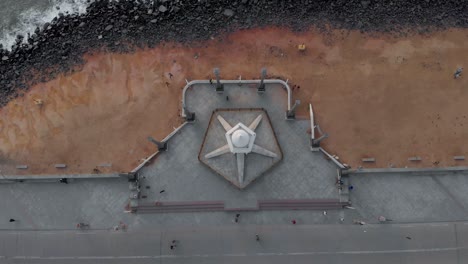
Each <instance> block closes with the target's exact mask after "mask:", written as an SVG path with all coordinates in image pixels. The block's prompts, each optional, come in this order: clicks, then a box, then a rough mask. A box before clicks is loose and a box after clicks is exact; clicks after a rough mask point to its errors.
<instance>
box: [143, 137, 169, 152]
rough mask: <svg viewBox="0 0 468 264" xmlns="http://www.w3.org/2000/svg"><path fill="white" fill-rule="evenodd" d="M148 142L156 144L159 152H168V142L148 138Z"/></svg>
mask: <svg viewBox="0 0 468 264" xmlns="http://www.w3.org/2000/svg"><path fill="white" fill-rule="evenodd" d="M148 141H150V142H151V143H153V144H155V145H156V146H157V147H158V151H166V150H167V142H159V141H157V140H156V139H154V138H152V137H148Z"/></svg>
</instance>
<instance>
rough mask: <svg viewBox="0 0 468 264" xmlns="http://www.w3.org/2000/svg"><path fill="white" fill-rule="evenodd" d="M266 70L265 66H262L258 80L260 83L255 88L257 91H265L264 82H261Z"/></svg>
mask: <svg viewBox="0 0 468 264" xmlns="http://www.w3.org/2000/svg"><path fill="white" fill-rule="evenodd" d="M266 73H267V70H266V68H262V71H261V77H260V78H261V80H260V85H259V86H258V88H257V93H264V92H265V83H264V82H263V81H264V80H265V77H266Z"/></svg>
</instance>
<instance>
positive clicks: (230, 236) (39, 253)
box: [0, 223, 468, 264]
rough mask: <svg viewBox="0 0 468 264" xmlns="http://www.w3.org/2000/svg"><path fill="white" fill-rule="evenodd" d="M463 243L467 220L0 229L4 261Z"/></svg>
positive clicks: (429, 257) (413, 249) (432, 252)
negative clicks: (27, 229) (137, 227)
mask: <svg viewBox="0 0 468 264" xmlns="http://www.w3.org/2000/svg"><path fill="white" fill-rule="evenodd" d="M255 234H259V236H260V241H256V240H255ZM172 240H177V241H178V243H177V247H176V248H175V249H174V250H171V249H170V247H169V245H170V243H171V241H172ZM467 249H468V223H456V224H454V223H439V224H432V223H425V224H411V225H391V224H386V225H364V226H357V225H303V226H301V225H281V226H245V227H232V226H229V227H216V228H176V229H153V230H128V231H103V230H100V231H99V230H88V231H78V230H69V231H20V232H14V231H2V232H0V261H1V262H2V263H18V262H21V263H65V264H66V263H83V262H84V263H92V262H96V261H98V262H99V263H125V262H127V263H130V262H131V263H240V262H244V263H285V262H290V263H311V261H313V263H343V262H344V261H346V263H364V264H365V263H383V264H385V263H416V264H417V263H425V264H427V263H446V264H451V263H453V264H455V263H467V262H468V250H467Z"/></svg>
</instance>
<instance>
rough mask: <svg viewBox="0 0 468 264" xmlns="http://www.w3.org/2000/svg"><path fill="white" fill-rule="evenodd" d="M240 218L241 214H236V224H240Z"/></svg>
mask: <svg viewBox="0 0 468 264" xmlns="http://www.w3.org/2000/svg"><path fill="white" fill-rule="evenodd" d="M239 217H240V214H236V218H234V222H236V223H238V222H239Z"/></svg>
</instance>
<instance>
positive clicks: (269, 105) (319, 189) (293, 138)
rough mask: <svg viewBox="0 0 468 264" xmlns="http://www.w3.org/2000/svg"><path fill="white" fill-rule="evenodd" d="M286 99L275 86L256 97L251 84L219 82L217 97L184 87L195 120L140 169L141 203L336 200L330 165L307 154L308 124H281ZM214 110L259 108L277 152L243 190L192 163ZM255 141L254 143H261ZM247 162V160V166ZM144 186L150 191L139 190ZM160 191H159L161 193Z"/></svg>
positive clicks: (210, 88)
mask: <svg viewBox="0 0 468 264" xmlns="http://www.w3.org/2000/svg"><path fill="white" fill-rule="evenodd" d="M226 96H228V97H229V100H226ZM286 96H287V93H286V90H284V88H283V87H282V86H281V85H267V89H266V92H265V93H264V94H262V95H258V94H257V90H256V88H255V86H253V87H252V86H248V85H242V86H239V85H237V84H225V91H224V93H223V94H217V93H216V92H215V89H214V86H210V85H209V84H207V85H196V86H194V87H192V88H190V89H189V90H188V91H187V97H186V106H187V108H188V109H189V110H190V111H192V112H195V114H196V117H197V120H196V121H195V122H194V123H191V124H188V125H187V126H185V127H184V128H183V129H182V130H181V131H180V132H179V133H178V134H176V135H175V136H174V137H172V139H171V140H170V141H169V142H168V144H169V145H168V146H169V150H168V151H167V152H161V153H160V154H159V155H158V157H157V158H156V160H155V162H154V163H152V164H151V165H149V166H147V167H145V168H143V169H142V170H141V171H140V179H141V180H142V185H143V186H142V194H143V195H145V196H146V197H147V198H146V200H145V199H143V200H142V202H154V201H209V200H215V201H226V202H229V203H230V204H231V205H232V206H233V207H234V206H235V207H242V206H243V205H244V204H252V202H253V201H256V200H259V199H306V198H312V199H315V198H317V199H323V198H325V199H331V198H335V199H339V194H338V190H337V188H336V187H335V185H334V184H335V179H336V175H337V173H336V169H337V167H336V165H335V164H333V163H332V162H331V161H329V160H326V159H325V158H324V156H323V154H321V153H317V152H311V151H310V149H309V139H308V137H309V135H308V134H307V129H308V128H310V123H309V121H308V120H296V121H287V120H285V110H286V108H287V102H286V100H285V98H286ZM218 108H264V109H265V110H266V111H267V112H268V115H269V117H270V120H271V124H272V127H273V128H274V130H275V132H276V136H277V139H278V142H279V145H280V147H281V149H282V152H283V160H282V161H280V162H279V163H278V164H277V165H275V166H274V167H273V168H272V169H271V170H269V171H268V172H267V173H265V174H264V175H263V176H261V177H260V178H258V179H257V180H256V181H255V182H253V183H251V184H250V185H249V186H247V187H246V188H245V189H243V190H239V189H238V188H237V187H235V186H234V185H232V184H230V183H229V182H228V181H226V180H225V179H224V178H222V177H220V175H217V174H216V173H215V172H214V171H213V170H211V169H209V168H208V167H207V166H204V165H203V164H202V163H201V162H199V160H198V153H199V151H200V147H201V145H202V142H203V137H204V135H205V131H206V129H207V127H208V123H209V120H210V118H211V115H212V112H213V110H215V109H218ZM227 118H228V119H229V116H227ZM232 118H235V117H232ZM251 119H252V120H253V119H254V115H253V116H252V118H251ZM262 122H264V120H263V121H262ZM231 125H235V124H231ZM262 125H263V124H260V126H259V129H260V128H261V127H262ZM259 140H260V141H261V139H259ZM260 141H259V144H261V143H264V142H260ZM220 144H221V143H220ZM216 147H219V146H218V145H216ZM213 148H215V147H213ZM210 150H211V149H210ZM252 157H254V156H252ZM249 159H251V157H250V156H249V157H247V159H246V162H247V163H248V162H250V161H249ZM146 185H148V186H150V189H145V186H146ZM160 190H165V192H164V193H163V194H162V195H161V194H160V193H159V191H160ZM235 204H237V205H238V206H236V205H235ZM263 213H264V212H258V214H263Z"/></svg>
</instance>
